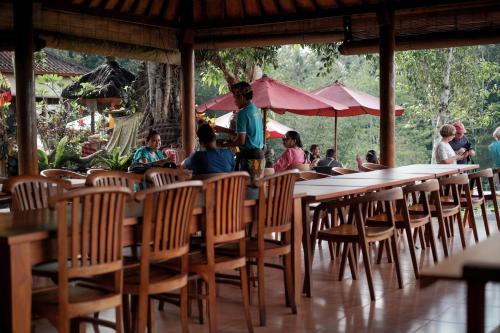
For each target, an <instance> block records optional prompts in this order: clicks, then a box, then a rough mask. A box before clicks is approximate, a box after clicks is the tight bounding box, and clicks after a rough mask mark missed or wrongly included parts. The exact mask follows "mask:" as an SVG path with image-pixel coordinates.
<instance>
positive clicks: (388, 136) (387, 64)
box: [377, 10, 396, 167]
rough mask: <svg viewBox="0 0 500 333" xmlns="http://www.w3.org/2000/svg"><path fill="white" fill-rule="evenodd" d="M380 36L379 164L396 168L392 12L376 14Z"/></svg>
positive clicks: (386, 11) (382, 11)
mask: <svg viewBox="0 0 500 333" xmlns="http://www.w3.org/2000/svg"><path fill="white" fill-rule="evenodd" d="M377 18H378V22H379V35H380V45H379V52H380V58H379V59H380V60H379V61H380V163H382V164H384V165H387V166H389V167H394V166H396V155H395V133H396V132H395V122H396V119H395V115H394V107H395V98H394V47H395V38H394V12H393V11H391V10H381V11H379V12H378V13H377Z"/></svg>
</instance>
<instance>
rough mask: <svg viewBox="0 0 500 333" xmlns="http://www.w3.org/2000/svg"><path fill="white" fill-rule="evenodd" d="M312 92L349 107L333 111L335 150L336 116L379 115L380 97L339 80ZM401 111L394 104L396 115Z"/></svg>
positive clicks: (401, 111) (402, 110) (399, 107)
mask: <svg viewBox="0 0 500 333" xmlns="http://www.w3.org/2000/svg"><path fill="white" fill-rule="evenodd" d="M314 94H315V95H316V96H321V97H323V98H326V99H328V100H331V101H332V102H337V103H342V104H345V105H347V106H348V107H349V108H348V109H347V110H343V111H340V112H336V113H335V131H334V132H335V144H334V145H335V150H337V117H352V116H359V115H362V114H370V115H372V116H380V99H379V98H378V97H375V96H372V95H369V94H367V93H365V92H362V91H359V90H355V89H352V88H349V87H346V86H344V85H343V84H342V83H340V82H339V81H335V82H334V83H332V84H331V85H329V86H326V87H324V88H321V89H318V90H316V91H314ZM403 112H404V109H403V108H402V107H401V106H399V105H396V106H395V113H396V116H401V115H402V114H403Z"/></svg>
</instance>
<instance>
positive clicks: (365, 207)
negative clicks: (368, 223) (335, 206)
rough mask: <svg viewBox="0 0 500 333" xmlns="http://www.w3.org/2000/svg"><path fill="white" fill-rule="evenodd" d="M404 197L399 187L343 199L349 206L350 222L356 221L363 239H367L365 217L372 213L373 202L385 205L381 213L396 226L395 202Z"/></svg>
mask: <svg viewBox="0 0 500 333" xmlns="http://www.w3.org/2000/svg"><path fill="white" fill-rule="evenodd" d="M403 198H404V197H403V190H402V189H401V188H399V187H398V188H392V189H389V190H382V191H379V192H372V193H368V194H365V195H363V196H359V197H354V198H350V199H346V200H345V201H343V204H345V205H346V206H349V216H348V222H349V223H355V224H356V228H357V230H358V234H359V235H360V237H361V239H366V233H365V219H366V217H368V216H370V215H372V207H371V206H372V205H371V203H378V204H379V205H383V206H384V208H385V209H384V210H383V211H382V212H380V213H381V214H386V216H387V221H388V222H389V223H390V225H391V226H393V227H394V226H395V223H394V212H395V209H394V202H395V201H399V200H402V199H403ZM380 213H379V214H380Z"/></svg>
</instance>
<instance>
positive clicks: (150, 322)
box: [147, 298, 155, 333]
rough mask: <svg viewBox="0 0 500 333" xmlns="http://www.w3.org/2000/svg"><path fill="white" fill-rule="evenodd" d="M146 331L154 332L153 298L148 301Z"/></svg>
mask: <svg viewBox="0 0 500 333" xmlns="http://www.w3.org/2000/svg"><path fill="white" fill-rule="evenodd" d="M147 321H148V322H147V327H148V333H154V331H155V309H154V303H153V299H151V298H150V299H149V301H148V319H147Z"/></svg>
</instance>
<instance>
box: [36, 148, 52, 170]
mask: <svg viewBox="0 0 500 333" xmlns="http://www.w3.org/2000/svg"><path fill="white" fill-rule="evenodd" d="M37 154H38V169H40V170H45V169H50V164H49V156H48V155H47V154H46V153H45V152H44V151H43V150H40V149H37Z"/></svg>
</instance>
